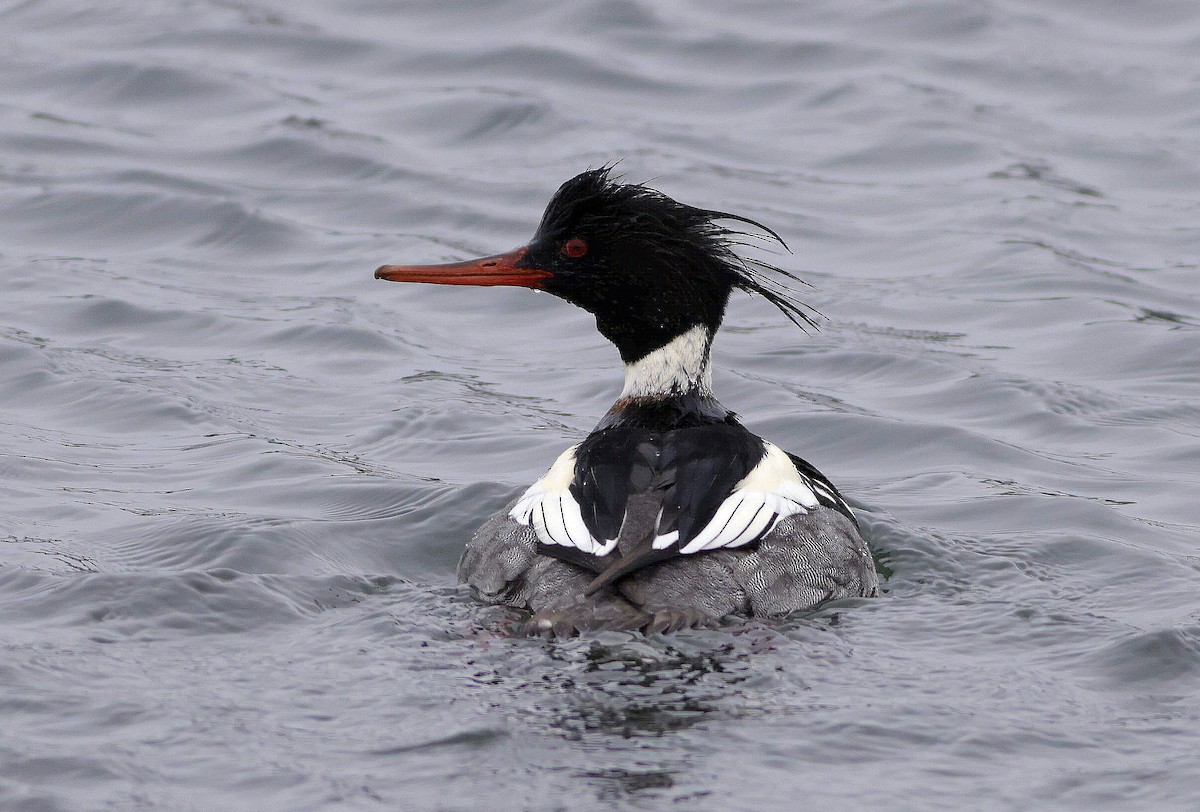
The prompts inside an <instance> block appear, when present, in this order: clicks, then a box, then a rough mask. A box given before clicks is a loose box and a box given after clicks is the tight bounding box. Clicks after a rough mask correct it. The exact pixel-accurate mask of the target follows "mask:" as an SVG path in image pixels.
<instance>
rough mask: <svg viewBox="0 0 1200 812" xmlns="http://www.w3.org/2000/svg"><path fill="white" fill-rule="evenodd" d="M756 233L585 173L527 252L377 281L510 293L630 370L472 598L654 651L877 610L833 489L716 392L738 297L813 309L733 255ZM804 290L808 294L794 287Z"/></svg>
mask: <svg viewBox="0 0 1200 812" xmlns="http://www.w3.org/2000/svg"><path fill="white" fill-rule="evenodd" d="M722 222H741V223H745V224H748V225H751V226H754V227H755V228H758V229H761V230H762V232H763V233H764V234H766V235H770V237H771V238H773V239H775V240H778V241H779V242H780V243H781V244H782V243H783V240H782V238H780V237H779V235H777V234H776V233H775V232H774V231H772V230H770V229H769V228H767V227H765V226H763V225H761V224H759V223H757V222H755V221H753V220H750V219H748V218H745V217H741V216H738V215H733V214H727V213H724V212H719V211H711V210H707V209H700V208H694V207H692V206H688V205H685V204H683V203H679V202H677V201H675V200H673V199H671V198H670V197H668V196H666V195H664V194H662V193H661V192H658V191H656V190H654V189H650V188H648V187H646V186H642V185H636V184H623V183H620V182H618V180H616V179H613V178H612V177H610V168H609V167H603V168H600V169H592V170H589V171H586V172H583V173H582V174H580V175H577V176H576V177H574V178H572V179H571V180H569V181H567V182H566V183H564V184H563V185H562V186H561V187H560V188H559V189H558V191H557V192H556V193H555V194H554V196H553V198H552V199H551V200H550V203H549V204H548V206H547V207H546V211H545V213H544V215H543V216H542V220H541V223H540V225H539V226H538V228H537V231H536V233H535V234H534V236H533V240H532V241H531V242H530V243H529V244H528V245H526V246H524V247H521V248H517V249H516V250H514V251H510V252H508V253H505V254H496V255H494V256H489V257H484V258H482V259H473V260H468V261H466V262H456V263H451V264H446V265H384V266H383V267H381V268H379V269H378V270H377V271H376V272H375V276H376V278H378V279H386V280H389V281H392V282H428V283H433V284H440V285H512V286H520V287H526V288H532V289H534V290H540V291H545V292H546V293H550V294H553V295H555V296H557V297H559V298H561V299H565V300H566V301H568V302H570V303H572V304H574V305H577V306H579V307H582V308H583V309H584V310H587V311H588V312H590V313H592V314H593V315H594V316H595V317H596V327H597V328H598V329H599V331H600V333H601V335H603V336H604V337H605V338H607V339H608V340H609V341H611V342H612V343H613V344H615V345H616V347H617V351H618V352H619V353H620V355H621V360H622V361H623V362H624V363H625V385H624V388H623V389H622V390H621V394H620V396H619V397H618V398H617V400H616V402H615V403H614V404H613V405H612V408H610V409H609V410H608V413H607V414H605V415H604V417H603V418H602V419H601V420H600V422H599V424H598V425H597V426H596V428H595V429H594V430H593V431H592V433H591V434H589V435H588V436H587V437H586V438H584V439H583V441H582V442H579V443H577V444H575V445H572V446H571V447H570V448H568V449H567V450H566V451H564V452H562V454H561V455H560V456H559V457H558V459H556V460H555V461H554V462H553V464H552V465H551V466H550V468H549V470H548V471H547V472H546V474H545V475H544V476H543V477H542V478H541V479H539V480H538V481H537V482H534V483H533V484H532V485H531V486H529V488H528V489H527V490H525V492H524V493H522V494H521V495H520V496H518V497H517V498H516V499H515V500H513V501H512V502H511V503H509V504H508V505H506V506H505V507H504V508H503V509H502V510H501V511H500V512H498V513H496V514H495V515H494V516H492V517H491V518H489V519H488V520H487V521H486V522H485V523H484V524H483V526H482V527H480V528H479V530H478V531H477V532H476V533H475V535H474V536H473V537H472V538H471V540H470V542H469V543H468V544H467V546H466V550H465V551H464V553H463V556H462V559H461V561H460V562H459V566H458V575H459V579H460V581H461V582H463V583H466V584H469V585H470V586H471V587H472V589H473V591H474V593H475V594H476V595H477V596H478V597H479V598H480V599H481V600H483V601H484V602H487V603H491V604H503V605H507V606H512V607H517V608H520V609H524V610H527V611H528V612H530V613H531V616H530V617H529V619H528V620H526V621H524V622H523V623H522V624H520V625H519V627H518V631H519V632H521V633H524V634H529V635H542V636H546V637H551V636H569V635H572V634H575V633H578V632H585V631H593V630H600V629H622V630H642V631H644V632H645V633H647V634H652V633H659V632H672V631H677V630H679V629H682V628H686V627H699V626H710V625H715V624H716V623H717V622H719V620H720V619H721V618H723V617H726V616H729V615H743V616H747V615H749V616H767V617H771V616H779V615H784V614H787V613H790V612H794V611H796V610H801V609H808V608H811V607H814V606H816V605H818V604H821V603H824V602H826V601H829V600H832V599H836V598H844V597H854V596H861V597H872V596H874V595H876V594H877V592H878V577H877V575H876V571H875V566H874V561H873V559H872V557H871V553H870V550H869V549H868V547H867V544H866V542H865V541H864V540H863V537H862V535H861V533H860V530H859V526H858V523H857V521H856V520H855V517H854V514H853V512H852V511H851V509H850V507H849V505H847V504H846V501H845V500H844V499H843V498H842V496H841V494H840V493H839V492H838V489H837V488H836V487H834V485H833V483H831V482H830V481H829V479H827V478H826V477H825V475H824V474H822V473H821V472H820V471H818V470H817V469H816V468H815V467H813V466H812V465H810V464H809V463H807V462H805V461H804V460H803V459H801V458H799V457H797V456H795V455H793V454H789V453H787V452H786V451H784V450H782V449H780V448H779V447H778V446H776V445H774V444H773V443H771V442H769V441H767V440H764V439H763V438H761V437H759V436H757V435H755V434H754V433H753V432H751V431H749V430H748V429H746V428H745V427H744V426H742V424H741V423H740V422H738V420H737V418H736V416H735V415H734V413H733V412H731V411H729V410H728V409H726V408H725V407H724V406H722V405H721V404H720V402H718V401H717V399H716V397H715V396H714V395H713V392H712V385H711V378H712V376H711V367H710V359H711V354H712V344H713V337H714V335H715V334H716V332H717V330H718V328H719V327H720V326H721V321H722V319H723V317H724V315H725V307H726V304H727V303H728V301H729V296H730V294H731V293H732V291H733V290H734V289H740V290H743V291H747V292H749V293H752V294H756V295H758V296H762V297H764V298H765V299H766V300H767V301H769V302H770V303H771V304H773V305H775V306H776V307H777V308H779V310H780V311H782V312H783V314H784V315H785V316H787V317H788V318H789V319H790V320H791V321H792V322H794V323H795V324H797V325H798V326H804V324H806V323H808V324H812V320H811V317H810V316H809V315H808V314H807V312H806V311H805V309H804V307H803V305H801V304H800V303H799V302H798V301H796V300H795V299H794V298H793V297H792V296H791V293H790V291H789V290H788V289H787V288H786V287H785V286H784V285H782V284H780V283H778V282H776V281H775V280H774V279H773V278H772V276H771V275H770V274H775V273H779V274H784V275H785V276H789V277H790V276H791V275H790V274H787V273H786V272H784V271H781V270H780V269H778V268H775V267H773V266H770V265H767V264H765V263H761V262H756V261H751V260H745V259H742V258H740V257H739V256H738V255H737V254H735V253H734V251H733V246H734V245H735V240H736V239H737V238H738V237H741V236H745V235H746V232H744V231H740V230H735V229H733V228H730V227H727V226H723V225H721V223H722ZM791 278H793V279H794V278H795V277H791Z"/></svg>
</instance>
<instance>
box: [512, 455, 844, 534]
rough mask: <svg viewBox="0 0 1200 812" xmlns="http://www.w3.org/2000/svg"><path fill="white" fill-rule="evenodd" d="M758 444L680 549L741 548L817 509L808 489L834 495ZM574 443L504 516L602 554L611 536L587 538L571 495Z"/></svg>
mask: <svg viewBox="0 0 1200 812" xmlns="http://www.w3.org/2000/svg"><path fill="white" fill-rule="evenodd" d="M763 444H764V446H765V447H766V453H765V454H764V455H763V458H762V460H761V461H760V462H759V463H758V465H756V466H754V468H753V469H752V470H751V471H750V473H749V474H747V475H746V477H745V478H744V479H742V481H741V482H739V483H738V484H737V485H735V486H734V487H733V492H732V493H731V494H730V495H729V496H728V497H727V498H726V499H725V501H724V502H722V503H721V506H720V507H719V508H717V512H716V514H715V515H714V516H713V518H712V521H710V522H709V523H708V524H707V525H706V526H705V527H704V529H703V530H701V531H700V533H699V534H697V535H696V536H695V537H694V538H693V539H692V540H691V541H689V542H688V543H687V544H685V545H684V546H683V547H681V548H680V550H679V552H680V553H682V554H684V555H689V554H691V553H698V552H701V551H703V550H716V549H720V548H733V547H742V546H745V545H746V544H749V543H750V542H752V541H756V540H758V539H760V538H762V537H763V536H764V535H766V534H767V533H769V532H771V531H772V530H773V529H775V525H777V524H778V523H779V522H781V521H782V520H784V519H786V518H787V517H789V516H794V515H797V514H804V513H807V512H808V511H809V510H811V509H813V508H815V507H817V506H818V505H819V504H820V503H819V502H818V501H817V494H816V493H815V491H814V488H820V489H821V491H822V493H823V494H824V495H826V496H827V497H828V498H830V499H835V498H836V497H835V495H834V494H832V493H831V492H830V491H829V489H828V488H827V487H825V486H824V485H823V483H820V482H817V481H814V480H810V479H809V478H808V477H806V476H804V475H803V474H801V473H800V472H799V471H798V470H796V466H795V465H794V464H793V463H792V461H791V459H790V458H789V457H788V455H787V454H786V453H784V452H783V451H782V450H780V449H779V448H778V447H777V446H775V445H774V444H772V443H768V442H765V441H764V443H763ZM578 447H579V446H578V445H573V446H571V447H570V448H568V449H567V450H566V451H564V452H563V453H562V454H561V455H560V456H559V458H558V459H557V460H555V461H554V464H553V465H551V466H550V470H549V471H547V472H546V474H545V476H543V477H542V478H541V479H539V480H538V481H537V482H535V483H533V484H532V485H530V486H529V489H528V490H526V491H525V493H524V494H522V495H521V498H520V499H518V500H517V503H516V505H514V506H513V509H512V510H511V511H509V514H508V515H509V516H511V517H512V518H513V519H515V520H516V521H517V522H519V523H520V524H523V525H525V526H529V525H532V526H533V528H534V531H535V532H536V533H537V537H538V540H539V541H540V542H542V543H543V544H547V545H558V546H560V547H574V548H576V549H578V550H582V551H583V552H585V553H591V554H592V555H597V556H604V555H608V554H609V553H611V552H612V551H613V550H614V549H616V546H617V540H616V539H615V538H613V539H605V540H604V541H597V540H596V539H594V538H592V534H591V533H590V532H589V531H588V528H587V525H586V524H585V523H584V521H583V512H582V511H581V510H580V507H579V503H578V502H576V501H575V497H574V496H572V495H571V482H572V481H574V479H575V450H576V449H577V448H578ZM839 501H840V500H839ZM678 541H679V531H678V530H673V531H671V532H670V533H664V534H663V535H661V536H658V537H657V538H655V539H654V542H653V547H654V549H656V550H665V549H666V548H668V547H670V546H671V545H672V544H675V543H676V542H678Z"/></svg>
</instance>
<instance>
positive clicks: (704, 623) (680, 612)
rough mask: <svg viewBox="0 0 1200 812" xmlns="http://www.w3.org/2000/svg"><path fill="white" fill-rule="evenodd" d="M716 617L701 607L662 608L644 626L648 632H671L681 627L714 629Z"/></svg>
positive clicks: (644, 629) (716, 621) (716, 622)
mask: <svg viewBox="0 0 1200 812" xmlns="http://www.w3.org/2000/svg"><path fill="white" fill-rule="evenodd" d="M718 622H719V621H718V620H717V618H715V617H712V616H710V615H706V614H704V613H703V612H701V611H700V610H699V609H693V608H691V607H689V608H687V609H660V610H659V611H657V612H655V613H654V616H653V617H651V618H650V622H649V623H647V624H646V625H645V626H644V627H643V631H644V632H645V633H646V634H670V633H672V632H677V631H679V630H681V629H712V628H714V627H716V625H717V624H718Z"/></svg>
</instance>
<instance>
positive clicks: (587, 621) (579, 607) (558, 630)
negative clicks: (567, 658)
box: [514, 602, 650, 639]
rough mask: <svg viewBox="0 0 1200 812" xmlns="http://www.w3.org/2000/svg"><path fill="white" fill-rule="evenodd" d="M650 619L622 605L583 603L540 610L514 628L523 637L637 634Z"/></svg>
mask: <svg viewBox="0 0 1200 812" xmlns="http://www.w3.org/2000/svg"><path fill="white" fill-rule="evenodd" d="M648 622H650V616H649V615H647V614H646V613H645V612H641V611H639V610H637V609H635V608H633V607H632V606H630V605H628V604H625V603H619V604H617V603H612V602H606V603H599V604H597V603H592V602H583V603H576V604H572V605H571V606H564V607H561V608H559V609H543V610H542V611H540V612H534V614H533V616H532V617H531V618H529V620H526V621H525V622H524V623H519V624H517V626H516V627H515V629H514V631H515V632H516V634H518V635H521V636H524V637H545V638H546V639H551V638H555V637H573V636H575V635H577V634H579V633H580V632H600V631H629V632H632V631H637V630H638V629H641V628H642V627H643V626H645V625H646V624H647V623H648Z"/></svg>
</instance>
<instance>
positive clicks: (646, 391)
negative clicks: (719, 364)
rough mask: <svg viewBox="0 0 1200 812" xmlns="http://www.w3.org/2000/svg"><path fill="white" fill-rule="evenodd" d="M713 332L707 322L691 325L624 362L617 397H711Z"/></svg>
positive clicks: (658, 398) (655, 398) (652, 398)
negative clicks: (619, 392) (619, 393)
mask: <svg viewBox="0 0 1200 812" xmlns="http://www.w3.org/2000/svg"><path fill="white" fill-rule="evenodd" d="M713 332H714V330H713V329H712V328H711V327H708V326H707V325H704V324H697V325H694V326H692V327H690V328H689V329H688V330H686V331H685V332H683V333H680V334H679V335H677V336H675V338H673V339H671V340H670V341H668V342H667V343H666V344H664V345H663V346H661V347H659V348H658V349H656V350H651V351H650V352H648V353H646V354H645V355H643V356H642V357H641V358H638V359H637V360H635V361H629V362H627V363H626V364H625V387H624V389H622V390H621V398H620V400H621V401H624V400H630V399H639V400H640V399H648V400H669V399H674V398H679V397H682V396H684V395H691V394H695V395H700V396H702V397H711V396H712V367H711V364H710V358H711V355H712V342H713ZM618 402H620V401H618Z"/></svg>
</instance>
